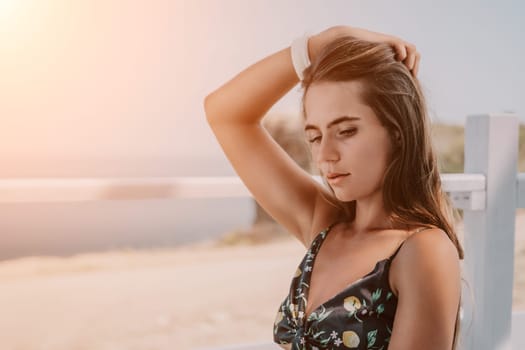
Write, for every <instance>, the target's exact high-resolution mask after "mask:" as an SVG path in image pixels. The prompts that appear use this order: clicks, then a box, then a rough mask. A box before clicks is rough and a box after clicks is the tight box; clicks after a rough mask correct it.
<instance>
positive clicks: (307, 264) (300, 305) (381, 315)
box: [273, 223, 424, 350]
mask: <svg viewBox="0 0 525 350" xmlns="http://www.w3.org/2000/svg"><path fill="white" fill-rule="evenodd" d="M334 225H335V223H333V224H332V225H330V226H329V227H328V228H326V229H324V230H323V231H321V232H320V233H319V234H318V235H317V237H316V238H315V239H314V240H313V241H312V243H311V245H310V248H309V249H308V250H307V252H306V255H305V256H304V258H303V260H302V261H301V263H300V264H299V267H298V268H297V270H296V273H295V276H294V277H293V279H292V283H291V285H290V293H289V294H288V296H287V297H286V298H285V299H284V301H283V302H282V304H281V305H280V306H279V308H278V310H277V315H276V317H275V322H274V326H273V340H274V342H275V343H277V344H291V347H290V348H291V350H321V349H342V350H343V349H363V350H365V349H375V350H386V349H388V344H389V341H390V335H391V333H392V326H393V322H394V315H395V312H396V308H397V297H396V296H395V295H394V294H393V292H392V290H391V289H390V285H389V283H388V271H389V267H390V263H391V261H392V259H393V258H394V256H395V255H396V254H397V252H398V251H399V248H401V245H402V244H403V243H401V244H400V245H399V247H398V248H397V249H396V251H395V252H394V253H393V254H392V255H391V256H390V257H389V258H387V259H383V260H380V261H378V262H377V264H376V266H375V268H374V269H373V270H372V271H370V272H369V273H368V274H366V275H365V276H363V277H361V278H360V279H359V280H357V281H355V282H354V283H352V284H351V285H349V286H347V287H346V288H345V289H343V290H342V291H341V292H339V293H338V294H336V295H335V296H334V297H332V298H331V299H329V300H328V301H326V302H324V303H323V304H321V305H320V306H319V307H318V308H317V309H315V310H312V312H311V314H310V315H309V316H308V319H306V317H305V309H306V303H307V299H308V290H309V287H310V285H309V284H310V276H311V273H312V267H313V264H314V260H315V257H316V255H317V252H318V251H319V248H320V247H321V243H322V242H323V241H324V239H325V237H326V235H327V234H328V232H329V231H330V229H331V228H332V226H334ZM422 229H424V228H420V229H419V230H417V232H419V231H420V230H422ZM288 346H290V345H288Z"/></svg>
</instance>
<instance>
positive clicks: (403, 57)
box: [393, 40, 421, 76]
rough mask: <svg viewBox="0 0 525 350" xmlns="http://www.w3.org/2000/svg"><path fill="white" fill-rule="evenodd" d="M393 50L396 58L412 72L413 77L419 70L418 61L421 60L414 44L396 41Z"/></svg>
mask: <svg viewBox="0 0 525 350" xmlns="http://www.w3.org/2000/svg"><path fill="white" fill-rule="evenodd" d="M393 46H394V50H395V51H396V53H397V56H396V58H397V59H398V60H400V61H402V62H403V64H404V65H405V66H406V67H407V68H408V70H410V71H411V72H412V74H413V75H414V76H416V75H417V72H418V70H419V61H420V59H421V55H420V53H419V52H418V51H417V48H416V46H415V45H414V44H411V43H408V42H405V41H400V40H397V41H396V42H395V43H394V44H393Z"/></svg>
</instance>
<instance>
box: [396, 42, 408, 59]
mask: <svg viewBox="0 0 525 350" xmlns="http://www.w3.org/2000/svg"><path fill="white" fill-rule="evenodd" d="M393 46H394V50H395V51H396V53H397V56H396V58H397V59H398V60H400V61H404V60H405V58H406V57H407V50H406V48H405V43H404V42H402V41H395V42H394V44H393Z"/></svg>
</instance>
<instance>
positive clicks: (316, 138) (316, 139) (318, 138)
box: [308, 136, 321, 143]
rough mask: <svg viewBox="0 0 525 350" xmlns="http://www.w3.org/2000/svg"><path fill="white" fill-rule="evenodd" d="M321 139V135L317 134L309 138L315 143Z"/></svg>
mask: <svg viewBox="0 0 525 350" xmlns="http://www.w3.org/2000/svg"><path fill="white" fill-rule="evenodd" d="M320 139H321V136H316V137H312V138H311V139H309V140H308V142H310V143H315V142H317V141H319V140H320Z"/></svg>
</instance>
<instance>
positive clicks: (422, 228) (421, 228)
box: [388, 227, 433, 261]
mask: <svg viewBox="0 0 525 350" xmlns="http://www.w3.org/2000/svg"><path fill="white" fill-rule="evenodd" d="M431 228H433V227H420V228H418V229H417V230H415V231H414V232H413V233H412V234H411V235H409V236H408V237H407V238H405V239H404V240H403V242H401V244H399V246H398V247H397V249H396V251H395V252H394V254H392V255H390V258H388V260H390V261H392V259H394V257H395V256H396V255H397V253H398V252H399V249H401V246H402V245H403V244H404V243H405V242H406V240H407V239H408V238H410V236H412V235H414V234H416V233H418V232H421V231H424V230H428V229H431Z"/></svg>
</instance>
